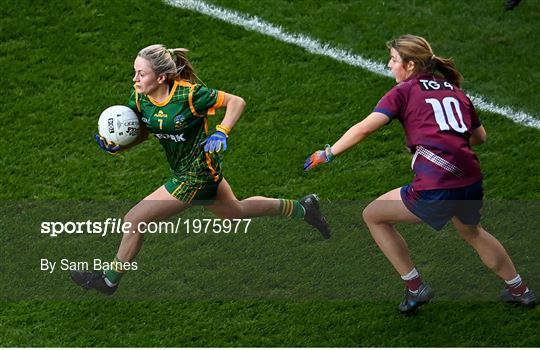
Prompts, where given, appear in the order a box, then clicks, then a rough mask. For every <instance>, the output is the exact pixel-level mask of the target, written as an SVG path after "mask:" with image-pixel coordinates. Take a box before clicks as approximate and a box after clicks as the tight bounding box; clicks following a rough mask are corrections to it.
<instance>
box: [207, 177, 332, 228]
mask: <svg viewBox="0 0 540 350" xmlns="http://www.w3.org/2000/svg"><path fill="white" fill-rule="evenodd" d="M207 208H208V209H209V210H210V211H212V212H213V213H214V214H216V215H217V216H219V217H221V218H230V219H232V218H236V219H240V218H250V217H258V216H274V215H283V216H287V217H295V218H303V219H304V220H305V221H306V222H308V223H309V224H310V225H312V226H314V227H315V228H316V229H317V230H319V232H321V234H322V235H323V237H325V238H329V237H330V228H329V226H328V222H327V221H326V219H325V218H324V216H323V215H322V213H321V211H320V209H319V204H318V198H317V197H316V196H315V195H308V196H306V197H304V198H302V199H300V200H291V199H276V198H268V197H262V196H254V197H249V198H246V199H243V200H238V199H237V198H236V196H235V194H234V192H233V190H232V188H231V186H230V185H229V183H228V182H227V180H225V179H222V180H221V183H220V184H219V187H218V189H217V194H216V198H215V201H214V203H213V204H211V205H208V206H207Z"/></svg>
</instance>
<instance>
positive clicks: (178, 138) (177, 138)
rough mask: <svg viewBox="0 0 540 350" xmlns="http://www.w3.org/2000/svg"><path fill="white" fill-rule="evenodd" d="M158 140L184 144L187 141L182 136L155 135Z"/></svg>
mask: <svg viewBox="0 0 540 350" xmlns="http://www.w3.org/2000/svg"><path fill="white" fill-rule="evenodd" d="M154 136H155V137H156V138H158V139H159V140H172V141H174V142H185V141H187V140H186V138H185V137H184V134H180V135H171V134H155V135H154Z"/></svg>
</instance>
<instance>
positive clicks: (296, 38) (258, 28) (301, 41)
mask: <svg viewBox="0 0 540 350" xmlns="http://www.w3.org/2000/svg"><path fill="white" fill-rule="evenodd" d="M164 2H165V3H166V4H169V5H171V6H174V7H178V8H183V9H188V10H192V11H196V12H199V13H202V14H204V15H207V16H210V17H214V18H217V19H220V20H222V21H225V22H227V23H231V24H235V25H239V26H241V27H244V28H246V29H248V30H252V31H255V32H258V33H261V34H264V35H268V36H271V37H273V38H276V39H278V40H280V41H284V42H286V43H290V44H294V45H296V46H299V47H301V48H304V49H306V50H307V51H309V52H311V53H314V54H318V55H323V56H327V57H331V58H333V59H335V60H337V61H340V62H344V63H347V64H349V65H352V66H356V67H360V68H363V69H366V70H368V71H370V72H372V73H375V74H378V75H382V76H385V77H391V74H390V72H389V71H388V70H387V69H386V65H385V64H382V63H379V62H375V61H372V60H370V59H367V58H364V57H362V56H360V55H357V54H354V53H351V52H349V51H347V50H343V49H338V48H334V47H332V46H331V45H330V44H327V43H321V42H320V41H318V40H316V39H312V38H310V37H308V36H305V35H303V34H294V33H288V32H286V31H284V30H283V29H282V28H281V27H280V26H276V25H274V24H271V23H268V22H266V21H264V20H261V19H259V18H258V17H255V16H249V15H245V14H242V13H239V12H236V11H232V10H227V9H224V8H221V7H218V6H215V5H212V4H207V3H205V2H204V1H202V0H164ZM469 97H470V98H471V101H472V102H473V104H474V105H475V106H476V107H477V108H478V109H481V110H484V111H487V112H491V113H496V114H500V115H502V116H504V117H506V118H508V119H510V120H512V121H513V122H515V123H517V124H521V125H525V126H528V127H532V128H536V129H540V120H539V119H537V118H535V117H533V116H532V115H530V114H527V113H525V112H523V111H517V110H515V109H513V108H511V107H506V106H498V105H496V104H494V103H492V102H489V101H487V100H486V99H485V98H484V97H482V96H478V95H470V94H469Z"/></svg>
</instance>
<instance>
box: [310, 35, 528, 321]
mask: <svg viewBox="0 0 540 350" xmlns="http://www.w3.org/2000/svg"><path fill="white" fill-rule="evenodd" d="M388 48H389V49H390V56H391V57H390V61H389V62H388V67H389V68H390V70H391V71H392V74H393V75H394V77H395V79H396V82H397V85H396V86H394V87H393V88H392V89H391V90H390V91H389V92H388V93H387V94H386V95H384V96H383V98H382V99H381V100H380V101H379V103H378V104H377V106H376V107H375V109H374V111H373V112H372V113H371V114H370V115H369V116H367V117H366V118H365V119H364V120H362V121H361V122H359V123H358V124H356V125H354V126H353V127H351V128H350V129H349V130H348V131H347V132H346V133H345V134H344V135H343V136H342V137H341V138H340V139H339V140H338V141H337V142H336V143H335V144H334V145H333V146H330V145H326V147H325V149H324V150H322V151H317V152H315V153H313V154H312V155H311V156H310V157H309V158H308V159H307V160H306V163H305V165H304V169H305V170H310V169H312V168H314V167H316V166H318V165H319V164H322V163H327V162H330V161H331V160H332V159H333V158H334V157H335V156H337V155H339V154H341V153H343V152H344V151H346V150H347V149H349V148H351V147H352V146H354V145H356V144H357V143H359V142H360V141H362V140H363V139H364V138H365V137H367V136H368V135H369V134H371V133H373V132H374V131H376V130H377V129H379V128H381V127H382V126H384V125H386V124H388V123H389V122H391V121H392V120H393V119H397V120H399V122H400V123H401V124H402V126H403V128H404V130H405V136H406V142H407V146H408V147H409V149H411V151H413V152H414V156H413V161H412V168H413V171H414V173H415V176H414V179H413V182H412V183H411V184H410V185H406V186H403V187H401V188H396V189H393V190H391V191H389V192H387V193H385V194H383V195H382V196H380V197H379V198H377V199H376V200H375V201H373V202H371V203H370V204H369V205H368V206H367V207H366V208H365V209H364V212H363V218H364V221H365V222H366V224H367V226H368V228H369V230H370V232H371V235H372V237H373V239H374V240H375V242H376V243H377V245H378V246H379V247H380V249H381V250H382V252H383V253H384V254H385V256H386V257H387V258H388V260H389V261H390V262H391V264H392V265H393V266H394V268H395V269H396V270H397V272H398V273H399V274H400V275H401V278H402V279H403V280H404V281H405V284H406V289H405V298H404V300H403V302H402V303H401V304H400V305H399V310H400V311H401V312H403V313H411V312H414V311H415V310H416V309H417V308H418V307H419V306H420V305H422V304H424V303H427V302H428V301H429V300H430V299H431V298H433V295H434V293H433V291H432V289H431V288H430V287H429V286H428V285H427V284H425V283H423V282H422V279H421V277H420V274H419V273H418V271H417V270H416V268H415V266H414V264H413V262H412V260H411V257H410V253H409V249H408V247H407V243H406V242H405V240H404V239H403V237H402V236H401V235H400V233H399V232H398V231H397V230H396V229H395V227H394V224H395V223H399V222H407V223H420V222H422V221H424V222H426V223H427V224H428V225H430V226H431V227H433V228H434V229H436V230H440V229H441V228H442V227H443V226H444V225H445V224H446V223H447V222H448V221H450V220H451V221H452V223H453V224H454V226H455V228H456V229H457V231H458V232H459V233H460V234H461V236H462V237H463V239H465V241H467V242H468V243H469V244H470V245H471V246H472V247H473V248H474V249H475V250H476V252H477V253H478V255H479V256H480V258H481V259H482V262H484V264H485V265H486V266H487V267H489V268H490V269H492V270H493V271H494V272H495V273H496V274H497V275H498V276H499V277H501V278H502V279H504V280H505V282H506V284H507V288H505V289H504V290H503V293H502V295H501V297H502V299H503V300H504V301H507V302H514V303H519V304H522V305H526V306H534V304H535V302H536V297H535V295H534V293H533V291H532V290H530V289H529V288H528V287H527V285H526V284H525V283H524V282H523V281H522V280H521V277H520V276H519V275H518V274H517V272H516V269H515V267H514V264H513V263H512V260H511V259H510V256H509V255H508V253H507V252H506V250H505V249H504V247H503V246H502V245H501V243H500V242H499V241H498V240H497V239H496V238H495V237H493V236H492V235H491V234H490V233H489V232H487V231H486V230H485V229H484V228H482V226H481V225H480V209H481V207H482V199H483V190H482V173H481V171H480V165H479V162H478V159H477V157H476V155H475V154H474V152H473V151H472V149H471V146H473V145H478V144H481V143H483V142H484V141H485V140H486V132H485V130H484V127H483V126H482V125H481V123H480V120H479V119H478V116H477V114H476V111H475V109H474V106H473V104H472V103H471V101H470V100H469V98H468V97H467V96H466V95H465V94H464V93H463V92H462V91H461V90H460V89H459V86H460V83H461V80H462V79H463V78H462V76H461V74H460V73H459V71H458V70H457V69H456V67H455V65H454V62H453V61H452V60H451V59H446V58H442V57H438V56H435V55H434V54H433V51H432V49H431V46H430V45H429V43H428V42H427V41H426V40H425V39H424V38H421V37H418V36H414V35H403V36H401V37H399V38H398V39H395V40H392V41H390V42H389V43H388Z"/></svg>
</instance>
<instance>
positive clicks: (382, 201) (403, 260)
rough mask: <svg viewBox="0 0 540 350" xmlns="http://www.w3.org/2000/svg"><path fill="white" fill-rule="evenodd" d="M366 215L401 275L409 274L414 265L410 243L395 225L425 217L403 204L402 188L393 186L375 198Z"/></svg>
mask: <svg viewBox="0 0 540 350" xmlns="http://www.w3.org/2000/svg"><path fill="white" fill-rule="evenodd" d="M362 216H363V218H364V221H365V223H366V225H367V227H368V229H369V232H371V236H372V237H373V239H374V240H375V243H377V245H378V246H379V248H380V249H381V251H382V252H383V253H384V255H385V256H386V258H387V259H388V260H389V261H390V263H391V264H392V266H394V268H395V269H396V271H397V272H398V273H399V274H400V275H401V276H403V275H406V274H407V273H409V272H410V271H411V270H412V268H413V267H414V265H413V263H412V261H411V257H410V254H409V248H408V246H407V243H406V242H405V240H404V239H403V237H402V236H401V234H400V233H399V232H398V231H397V230H396V229H395V228H394V224H395V223H398V222H409V223H420V222H421V220H420V219H419V218H418V217H417V216H416V215H414V214H413V213H411V212H410V211H409V209H407V207H406V206H405V205H404V204H403V202H402V200H401V196H400V188H396V189H394V190H391V191H389V192H387V193H385V194H383V195H382V196H380V197H379V198H377V199H376V200H374V201H373V202H371V203H370V204H369V205H368V206H367V207H366V208H365V209H364V211H363V213H362Z"/></svg>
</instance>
